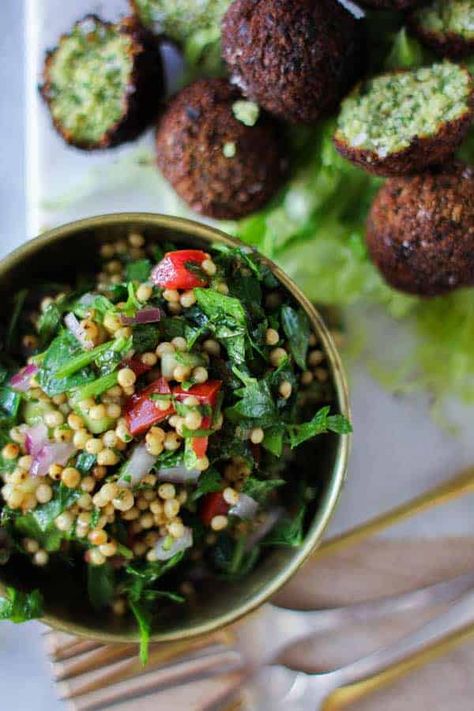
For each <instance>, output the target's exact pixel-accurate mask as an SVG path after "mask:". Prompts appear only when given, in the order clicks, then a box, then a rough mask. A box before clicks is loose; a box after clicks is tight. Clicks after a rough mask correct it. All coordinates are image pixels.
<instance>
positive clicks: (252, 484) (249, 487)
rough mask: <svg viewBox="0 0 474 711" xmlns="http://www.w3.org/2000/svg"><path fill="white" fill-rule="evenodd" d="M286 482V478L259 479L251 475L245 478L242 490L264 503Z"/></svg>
mask: <svg viewBox="0 0 474 711" xmlns="http://www.w3.org/2000/svg"><path fill="white" fill-rule="evenodd" d="M285 483H286V482H285V480H284V479H257V477H255V476H249V477H248V478H247V479H246V480H245V484H244V486H243V489H242V492H243V493H244V494H247V496H251V497H252V499H255V501H258V503H259V504H263V503H265V501H266V500H267V499H268V496H269V494H271V492H272V491H274V489H276V488H278V487H279V486H283V485H284V484H285Z"/></svg>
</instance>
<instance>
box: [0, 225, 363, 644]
mask: <svg viewBox="0 0 474 711" xmlns="http://www.w3.org/2000/svg"><path fill="white" fill-rule="evenodd" d="M127 224H130V226H135V227H139V228H140V227H141V228H143V229H145V228H148V229H149V228H153V227H155V228H161V229H170V230H175V231H177V232H179V233H180V236H185V237H189V238H190V239H192V238H196V237H197V238H200V239H203V240H204V241H206V242H209V243H212V242H219V243H221V244H226V245H228V246H231V247H241V248H242V247H243V248H245V249H251V250H254V251H256V252H257V253H258V254H259V255H260V257H261V258H262V259H263V260H264V261H265V262H266V263H267V264H268V265H269V267H270V269H271V271H272V272H273V274H274V275H275V276H276V277H277V279H278V281H279V282H280V283H281V284H282V285H283V286H284V287H285V288H286V289H287V290H288V291H289V292H290V293H291V294H292V296H293V297H294V298H295V299H296V300H297V301H298V302H299V303H300V304H301V306H302V307H303V309H304V310H305V312H306V314H307V315H308V317H309V319H310V322H311V326H312V329H313V330H314V331H315V332H316V333H317V335H318V337H319V339H320V341H321V342H322V344H323V347H324V351H325V353H326V355H327V358H328V362H329V364H330V370H331V378H332V381H333V385H334V389H335V400H336V401H337V403H338V406H339V410H340V412H341V413H342V414H344V415H345V416H346V417H349V418H350V415H351V408H350V400H349V390H348V384H347V378H346V374H345V371H344V367H343V365H342V361H341V358H340V355H339V353H338V351H337V348H336V345H335V343H334V340H333V338H332V336H331V334H330V332H329V330H328V328H327V326H326V325H325V322H324V321H323V319H322V317H321V315H320V313H319V311H318V310H317V309H316V308H315V307H314V306H313V304H312V303H311V302H310V301H309V299H308V298H307V297H306V296H305V295H304V293H303V292H302V291H301V289H300V288H299V287H298V286H297V285H296V284H295V283H294V282H293V280H292V279H290V278H289V277H288V276H287V275H286V274H285V272H284V271H283V270H282V269H281V268H280V267H279V266H278V265H277V264H275V263H274V262H273V261H272V260H271V259H269V258H268V257H265V256H264V255H261V254H260V252H258V250H255V248H254V247H253V246H252V245H249V244H246V243H245V242H243V241H241V240H239V239H237V238H235V237H231V236H230V235H228V234H226V233H225V232H223V231H222V230H219V229H217V228H215V227H210V226H209V225H206V224H203V223H200V222H196V221H193V220H188V219H185V218H181V217H173V216H169V215H162V214H158V213H148V212H118V213H108V214H104V215H97V216H94V217H89V218H83V219H80V220H75V221H73V222H68V223H66V224H64V225H61V226H59V227H55V228H53V229H51V230H47V231H45V232H43V233H41V234H40V235H39V236H37V237H35V238H34V239H31V240H28V241H27V242H25V243H24V244H22V245H20V246H19V247H17V248H16V249H14V250H13V251H12V252H10V253H9V254H7V255H6V256H5V257H4V258H3V259H2V260H0V280H1V279H2V278H3V277H4V276H5V275H6V274H7V273H8V271H9V270H10V269H12V268H13V267H14V266H16V265H17V264H18V263H19V262H21V261H22V260H23V259H26V258H29V257H31V256H32V255H33V254H34V253H35V252H36V251H37V250H38V249H40V248H43V247H45V245H50V246H51V245H53V244H55V243H59V242H60V241H61V240H62V239H64V238H66V237H68V236H70V235H71V234H73V233H75V232H81V231H85V230H94V229H95V228H103V227H104V226H106V227H112V228H113V227H117V226H122V227H123V226H124V225H125V226H126V225H127ZM338 438H339V442H338V448H337V453H336V461H335V463H334V468H333V471H332V474H331V480H330V482H329V484H328V491H327V495H326V497H325V501H324V506H322V507H321V508H319V509H318V510H317V511H316V513H315V516H314V519H313V522H312V524H311V529H310V531H309V532H308V534H307V536H306V538H305V540H304V543H303V544H302V545H301V546H300V548H299V550H298V551H297V553H296V554H295V556H294V558H293V559H292V560H291V561H290V562H289V563H288V564H287V565H285V567H284V568H282V570H280V571H279V572H278V573H276V574H275V576H274V577H272V578H271V581H270V582H269V583H268V584H267V585H265V586H264V587H263V588H262V589H261V590H260V591H259V593H258V594H256V595H254V596H253V597H252V598H250V599H249V600H248V601H247V602H245V603H243V604H241V605H240V606H238V607H235V608H234V609H232V610H231V611H229V612H227V613H226V614H222V615H220V616H219V617H217V618H215V619H212V620H209V621H207V622H203V623H201V624H199V625H194V626H191V627H189V628H188V629H183V630H175V631H171V632H156V633H153V634H152V635H151V638H150V641H151V642H171V641H176V640H185V639H191V638H195V637H198V636H201V635H204V634H209V633H210V632H214V631H216V630H217V629H220V628H223V627H226V626H228V625H230V624H233V623H235V622H237V621H238V620H239V619H241V618H242V617H244V616H246V615H248V614H249V613H251V612H252V611H254V610H255V609H256V608H258V607H260V606H261V605H263V604H264V603H265V602H267V601H268V600H269V599H270V598H271V597H272V596H273V595H275V594H276V593H277V592H278V590H280V589H281V587H282V586H283V585H284V584H285V583H286V582H288V580H289V579H290V578H292V577H293V576H294V575H295V574H296V572H297V571H298V570H299V569H300V568H301V566H302V565H303V564H304V563H305V562H306V561H307V560H308V559H309V558H310V557H311V555H312V554H313V553H314V551H315V550H316V548H317V546H318V544H319V543H320V541H321V539H322V536H323V533H324V531H325V529H326V527H327V525H328V523H329V521H330V519H331V516H332V515H333V513H334V510H335V507H336V504H337V501H338V499H339V496H340V493H341V490H342V487H343V484H344V482H345V479H346V474H347V464H348V459H349V454H350V449H351V441H352V436H351V435H338ZM2 590H3V591H4V588H3V587H2V584H1V582H0V592H1V591H2ZM40 621H41V622H44V623H45V624H47V625H48V626H50V627H52V628H54V629H57V630H61V631H65V632H68V633H69V634H73V635H77V636H81V637H87V638H89V639H95V640H97V641H99V642H102V643H107V644H109V643H116V642H124V643H125V642H128V643H131V642H132V643H133V642H138V641H139V634H138V631H137V632H134V631H132V632H128V633H121V632H117V633H115V632H103V631H97V632H96V633H94V632H93V631H92V630H91V629H89V627H86V626H85V625H80V624H77V623H74V622H73V621H70V622H69V621H65V620H63V619H60V618H58V617H56V616H55V615H52V614H46V615H44V616H43V617H41V618H40Z"/></svg>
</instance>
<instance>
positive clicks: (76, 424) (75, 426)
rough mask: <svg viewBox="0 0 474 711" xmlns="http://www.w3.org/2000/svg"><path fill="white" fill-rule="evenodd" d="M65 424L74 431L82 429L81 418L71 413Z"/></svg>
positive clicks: (82, 421)
mask: <svg viewBox="0 0 474 711" xmlns="http://www.w3.org/2000/svg"><path fill="white" fill-rule="evenodd" d="M67 423H68V425H69V427H70V428H71V429H72V430H74V431H77V430H81V429H83V427H84V420H83V419H82V417H79V415H76V413H75V412H71V414H70V415H68V418H67Z"/></svg>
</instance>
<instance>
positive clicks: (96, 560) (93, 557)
mask: <svg viewBox="0 0 474 711" xmlns="http://www.w3.org/2000/svg"><path fill="white" fill-rule="evenodd" d="M88 553H89V556H88V558H89V562H90V563H91V564H92V565H104V563H105V556H104V555H102V553H101V552H100V550H99V549H98V548H93V549H92V550H90V551H88Z"/></svg>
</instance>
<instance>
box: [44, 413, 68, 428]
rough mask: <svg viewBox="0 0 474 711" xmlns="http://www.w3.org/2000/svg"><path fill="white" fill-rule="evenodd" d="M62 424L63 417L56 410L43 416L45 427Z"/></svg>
mask: <svg viewBox="0 0 474 711" xmlns="http://www.w3.org/2000/svg"><path fill="white" fill-rule="evenodd" d="M63 422H64V415H63V414H62V413H61V412H58V411H57V410H53V411H52V412H47V413H46V414H45V416H44V423H45V425H46V426H47V427H57V426H58V425H62V424H63Z"/></svg>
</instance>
